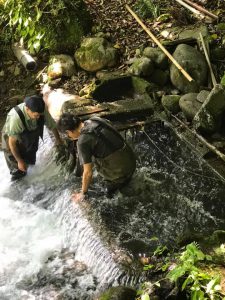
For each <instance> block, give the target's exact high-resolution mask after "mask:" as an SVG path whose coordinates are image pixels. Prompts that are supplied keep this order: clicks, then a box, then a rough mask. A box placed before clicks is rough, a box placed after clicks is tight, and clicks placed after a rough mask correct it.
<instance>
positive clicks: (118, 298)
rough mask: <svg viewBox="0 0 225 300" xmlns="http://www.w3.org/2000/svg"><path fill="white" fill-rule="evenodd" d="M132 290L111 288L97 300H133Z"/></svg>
mask: <svg viewBox="0 0 225 300" xmlns="http://www.w3.org/2000/svg"><path fill="white" fill-rule="evenodd" d="M135 296H136V291H135V290H134V289H131V288H128V287H123V286H118V287H112V288H110V289H108V290H107V291H105V292H104V293H103V294H102V295H100V296H99V298H98V300H135Z"/></svg>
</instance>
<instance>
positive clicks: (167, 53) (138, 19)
mask: <svg viewBox="0 0 225 300" xmlns="http://www.w3.org/2000/svg"><path fill="white" fill-rule="evenodd" d="M125 7H126V9H127V10H128V11H129V13H130V14H131V15H132V16H133V17H134V19H135V20H136V21H137V22H138V23H139V24H140V25H141V27H142V28H143V29H144V30H145V31H146V32H147V34H148V35H149V36H150V37H151V39H152V40H153V41H154V42H155V43H156V44H157V45H158V46H159V48H160V49H161V50H162V51H163V52H164V53H165V54H166V56H167V57H168V58H169V59H170V60H171V61H172V63H173V64H174V65H175V66H176V67H177V68H178V70H179V71H180V72H181V73H182V74H183V75H184V76H185V77H186V78H187V80H188V81H190V82H191V81H193V80H194V79H193V78H192V77H191V76H190V75H189V74H188V73H187V72H186V71H185V70H184V69H183V68H182V67H181V65H180V64H179V63H178V62H177V61H176V60H175V59H174V58H173V56H172V55H171V54H170V53H169V52H168V51H167V50H166V48H165V47H163V45H162V44H161V43H160V42H159V40H158V39H157V38H156V37H155V36H154V35H153V34H152V33H151V31H150V30H149V29H148V28H147V27H146V26H145V25H144V23H143V22H142V21H141V20H140V18H139V17H138V16H137V15H136V14H135V13H134V12H133V10H132V9H131V8H130V7H129V6H128V5H127V4H126V5H125Z"/></svg>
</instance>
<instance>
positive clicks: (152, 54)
mask: <svg viewBox="0 0 225 300" xmlns="http://www.w3.org/2000/svg"><path fill="white" fill-rule="evenodd" d="M143 55H144V56H146V57H148V58H149V59H151V61H153V63H154V65H155V66H156V67H157V68H159V69H162V70H165V69H166V68H167V67H168V58H167V56H166V55H165V53H164V52H162V50H161V49H159V48H152V47H146V48H145V49H144V51H143Z"/></svg>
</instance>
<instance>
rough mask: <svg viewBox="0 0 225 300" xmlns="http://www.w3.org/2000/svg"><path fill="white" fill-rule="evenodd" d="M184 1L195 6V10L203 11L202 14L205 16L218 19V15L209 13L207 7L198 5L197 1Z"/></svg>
mask: <svg viewBox="0 0 225 300" xmlns="http://www.w3.org/2000/svg"><path fill="white" fill-rule="evenodd" d="M184 2H186V3H188V4H190V5H191V6H193V7H194V8H196V9H197V10H199V11H201V12H203V13H204V14H206V15H207V16H209V17H211V18H213V19H218V16H216V15H214V14H213V13H211V12H210V11H208V10H207V9H205V8H204V7H202V6H200V5H198V4H197V3H194V2H192V1H190V0H184Z"/></svg>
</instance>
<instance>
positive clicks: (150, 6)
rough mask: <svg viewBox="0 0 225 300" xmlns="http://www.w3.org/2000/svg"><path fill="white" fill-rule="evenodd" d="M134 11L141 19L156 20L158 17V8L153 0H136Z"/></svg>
mask: <svg viewBox="0 0 225 300" xmlns="http://www.w3.org/2000/svg"><path fill="white" fill-rule="evenodd" d="M134 9H135V11H136V13H137V14H138V15H139V16H140V17H141V18H143V19H147V18H157V17H158V16H159V15H160V9H159V6H158V5H157V3H154V0H138V1H137V3H136V4H135V7H134Z"/></svg>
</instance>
